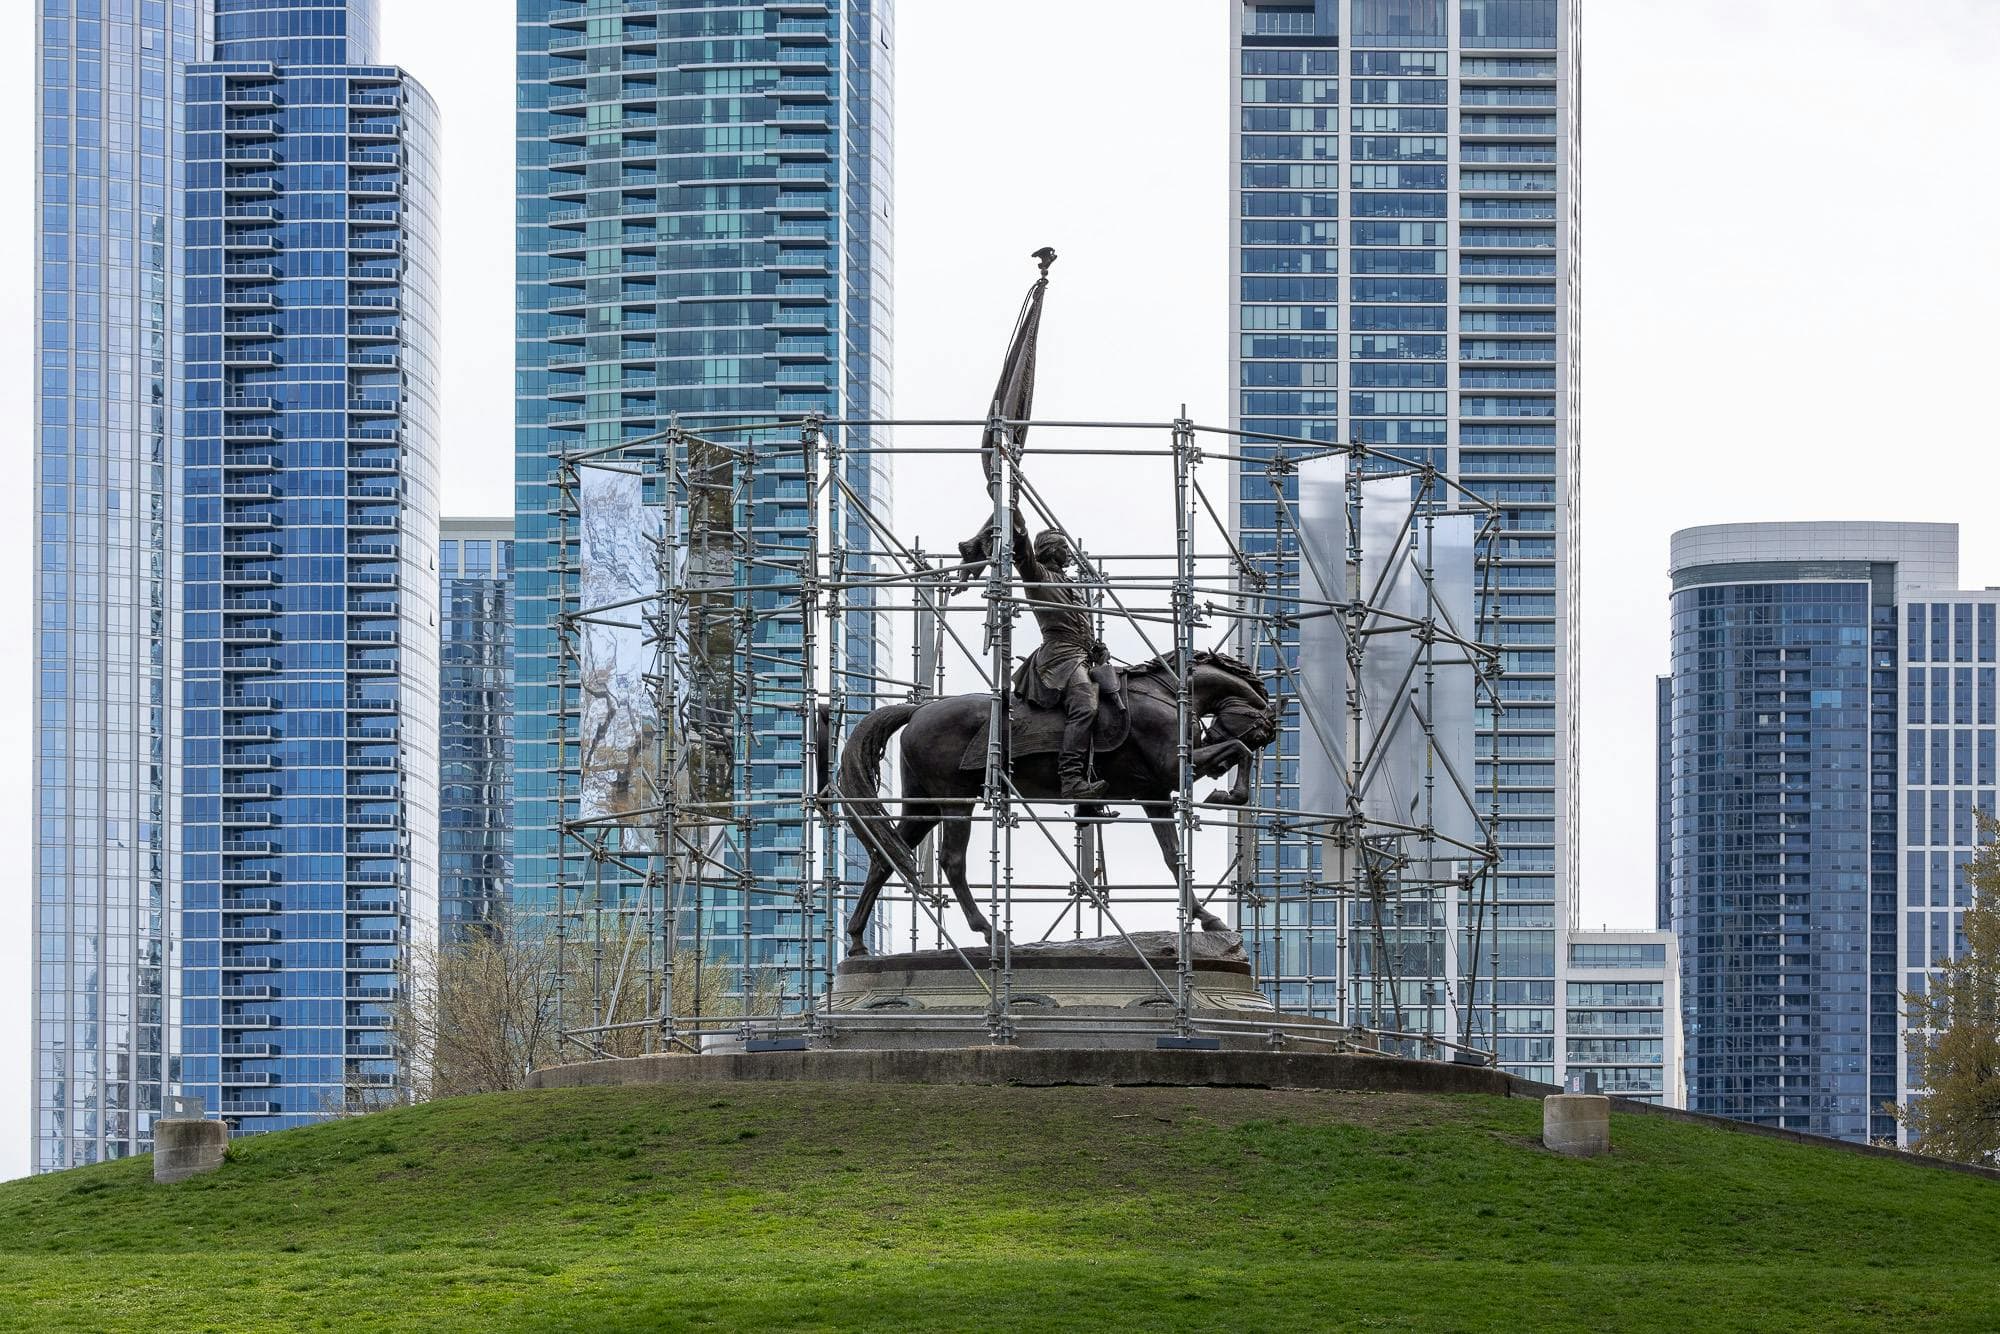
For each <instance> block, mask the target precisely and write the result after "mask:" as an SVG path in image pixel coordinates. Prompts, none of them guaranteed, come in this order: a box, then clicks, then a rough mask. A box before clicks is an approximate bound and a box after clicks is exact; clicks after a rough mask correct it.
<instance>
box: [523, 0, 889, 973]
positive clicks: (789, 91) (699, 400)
mask: <svg viewBox="0 0 2000 1334" xmlns="http://www.w3.org/2000/svg"><path fill="white" fill-rule="evenodd" d="M518 12H519V66H518V69H519V79H520V90H519V92H520V95H519V107H520V110H519V113H518V114H519V128H518V158H517V166H518V175H517V184H516V191H517V195H518V201H517V202H518V211H517V212H518V218H519V243H518V259H517V264H518V273H517V281H518V283H519V287H518V298H517V308H518V311H519V318H518V338H519V344H518V351H517V385H516V392H517V395H518V409H517V437H516V450H517V453H516V488H517V489H516V525H517V532H516V544H515V562H516V570H515V606H516V613H517V616H518V627H519V628H518V630H517V639H516V644H517V655H518V656H517V660H516V674H517V682H518V687H517V689H518V696H517V700H518V710H517V713H516V721H515V728H516V732H515V735H516V751H515V754H516V764H517V769H516V774H517V779H516V783H517V786H516V805H515V810H516V815H517V832H516V845H515V846H516V858H515V875H516V881H515V898H516V902H517V904H518V905H519V906H520V907H521V908H522V909H523V910H524V911H526V912H529V913H535V912H546V911H547V910H548V909H549V908H550V907H551V906H552V905H553V903H554V894H555V890H554V886H555V885H556V884H557V883H558V878H559V868H558V857H559V856H566V857H567V858H568V862H569V864H568V866H567V868H566V870H564V872H563V874H564V876H565V877H566V879H567V883H569V884H571V885H576V884H579V883H582V882H583V881H584V879H585V863H584V859H583V858H582V857H581V856H579V855H578V850H577V849H576V848H575V847H573V846H572V847H571V848H569V849H567V850H565V851H562V852H559V849H558V829H559V822H560V820H561V819H562V818H563V811H564V805H563V804H564V802H565V801H569V802H571V803H573V801H574V793H575V790H576V788H575V784H574V780H573V778H571V777H570V776H568V775H565V774H564V773H563V772H561V770H560V766H559V764H558V758H557V757H558V753H559V747H558V745H557V742H556V735H557V733H556V729H557V727H558V725H559V724H558V716H559V714H561V713H562V712H563V711H565V710H568V711H571V712H572V713H574V711H575V710H576V708H577V700H576V698H575V697H574V695H573V694H572V696H571V697H570V698H568V699H560V698H558V697H557V693H556V690H557V681H558V642H557V635H556V631H555V626H556V624H557V619H558V617H559V616H560V615H562V614H563V613H564V612H565V611H571V612H573V611H575V610H576V609H577V608H578V605H579V604H578V596H579V592H578V571H577V559H578V552H577V551H576V550H575V549H574V548H566V547H564V546H562V545H561V543H560V531H559V524H558V523H557V519H556V514H557V502H558V493H557V490H556V488H555V486H554V482H555V481H556V479H557V469H556V461H557V460H558V459H559V458H560V457H561V456H562V455H564V454H565V453H569V452H573V451H577V450H581V449H585V448H598V447H602V446H613V445H616V444H617V443H618V442H619V441H621V440H634V439H638V438H641V437H644V436H648V435H652V434H655V433H657V432H659V431H660V430H662V429H663V428H665V427H667V426H668V425H669V424H670V423H671V422H672V421H674V420H676V419H678V421H679V422H680V423H681V424H682V425H684V426H687V427H689V428H690V429H693V430H700V429H702V428H703V427H713V426H721V425H724V424H729V423H757V422H776V421H778V420H782V419H794V420H796V419H797V418H799V417H802V416H804V415H806V414H808V413H821V414H824V415H825V416H826V417H828V418H870V417H883V416H886V415H887V412H888V395H889V332H890V329H889V290H888V282H889V244H890V222H889V217H890V215H889V207H890V190H891V179H890V168H889V127H890V121H889V103H890V83H889V76H890V67H889V61H890V52H891V46H892V37H893V33H892V11H891V5H890V3H889V0H768V2H767V3H743V4H715V3H708V2H705V0H625V2H624V3H619V2H618V0H609V2H608V3H607V2H606V0H588V2H587V3H586V0H522V2H521V4H520V6H519V11H518ZM731 438H732V439H738V440H741V439H748V440H750V441H752V442H753V447H754V448H755V450H756V451H757V454H758V464H757V468H756V482H755V487H756V491H755V494H754V495H753V496H751V497H748V498H747V500H746V503H745V506H744V508H743V511H742V515H741V521H742V522H743V523H744V524H746V525H747V526H748V527H749V529H750V530H751V531H752V533H753V535H754V537H755V540H757V541H759V542H764V543H771V544H774V545H783V544H785V543H787V542H789V541H792V540H793V538H792V536H791V535H792V534H798V533H802V531H803V525H804V523H805V521H806V510H805V507H804V506H803V504H801V503H798V502H800V501H801V500H802V498H803V490H802V488H803V486H804V478H803V473H802V472H801V471H800V463H799V454H798V444H797V439H798V431H797V428H796V427H793V428H790V429H788V430H783V431H773V432H768V433H753V434H751V435H749V436H742V435H738V436H732V437H731ZM845 438H846V439H848V440H849V441H850V442H852V441H856V440H861V439H865V435H855V434H850V435H848V436H847V437H845ZM847 459H848V462H847V464H846V474H845V476H846V480H847V482H848V484H849V485H850V486H851V487H853V488H854V490H855V492H856V494H857V495H859V496H861V497H864V498H865V499H866V500H867V502H868V503H870V504H871V505H874V506H877V507H886V506H887V504H888V502H889V499H890V497H889V473H888V468H887V465H886V462H885V461H878V460H875V459H872V458H871V457H870V456H868V455H866V454H862V453H854V454H850V455H848V456H847ZM846 528H847V545H848V547H849V548H850V550H851V551H852V552H853V553H854V559H855V560H856V561H857V562H862V563H865V562H866V561H867V560H868V559H869V556H868V544H869V541H870V535H869V533H868V531H867V529H866V528H865V527H864V526H863V525H861V524H860V523H858V522H850V523H848V524H847V525H846ZM767 574H768V572H767ZM760 577H763V576H760ZM771 577H775V578H778V579H780V581H781V582H782V578H783V576H781V575H779V576H771ZM760 599H761V600H762V605H763V606H764V607H765V608H767V609H769V608H772V607H776V606H779V605H780V604H781V603H782V601H783V598H782V595H781V594H780V593H779V592H777V591H776V589H775V588H774V590H773V592H771V593H769V594H760ZM852 605H853V606H854V607H855V608H856V609H855V610H852V611H850V613H849V614H848V615H847V616H846V618H845V625H844V634H843V635H842V641H843V643H842V647H841V650H840V652H841V654H842V658H841V661H842V662H844V664H845V665H846V667H847V668H848V669H849V670H850V671H851V673H852V675H851V677H850V679H849V683H848V685H847V695H848V702H849V706H850V709H854V710H865V709H866V708H867V707H868V705H869V694H870V691H871V690H872V685H871V684H870V682H871V674H872V672H873V670H874V665H875V663H876V661H877V659H878V657H880V656H881V655H882V653H883V644H882V642H881V639H880V636H881V635H882V634H883V633H885V631H883V630H881V629H880V628H879V627H878V623H877V618H876V617H874V616H872V615H870V614H869V613H868V611H867V610H866V603H865V601H857V602H855V603H854V604H852ZM800 630H801V627H800V626H799V625H798V623H797V621H796V619H793V620H791V621H787V620H786V619H785V618H784V617H783V616H781V615H774V616H764V617H760V618H759V619H758V620H757V622H756V628H755V631H754V638H753V639H752V641H751V642H750V643H749V644H747V645H745V646H744V649H745V651H746V652H747V653H749V654H751V655H754V660H755V661H756V662H757V664H758V666H757V686H756V689H757V691H759V692H761V694H760V696H759V697H753V698H752V700H751V701H750V717H749V720H748V721H749V724H750V726H749V733H750V735H751V736H752V737H754V744H753V748H752V751H751V753H750V754H749V756H748V757H747V772H744V773H740V774H739V781H743V782H747V783H748V784H749V786H750V792H749V797H750V799H751V800H753V801H758V802H775V801H776V800H778V799H780V798H783V799H786V800H789V801H790V802H792V803H793V804H794V805H796V803H797V800H798V794H799V792H800V790H801V788H800V783H801V778H802V775H801V773H800V748H801V744H802V741H803V736H802V729H801V728H800V726H799V721H798V716H797V707H796V696H797V693H798V689H799V681H800V674H799V672H798V670H797V669H794V668H789V667H788V666H787V663H788V662H798V661H799V647H798V645H799V636H800ZM573 680H574V678H572V682H573ZM571 689H572V691H573V690H574V685H573V684H572V686H571ZM788 691H789V692H790V695H791V696H792V699H793V704H792V708H791V711H790V712H789V713H787V712H786V711H785V710H784V709H783V708H781V707H779V706H778V705H777V704H776V703H775V702H774V701H775V700H776V699H777V698H778V697H779V696H781V695H783V694H785V693H786V692H788ZM565 793H567V794H569V795H568V796H565ZM569 809H570V810H571V812H572V813H574V806H573V804H572V805H571V806H570V808H569ZM759 837H760V840H761V838H762V836H761V835H760V836H759ZM753 853H754V855H753V863H754V865H753V868H752V869H753V871H754V873H755V876H756V881H757V886H756V887H757V891H758V893H759V894H769V895H772V896H774V897H771V898H768V899H763V900H761V902H763V903H768V904H772V905H778V904H785V903H790V902H791V898H792V894H793V892H794V891H795V890H796V888H797V885H798V881H797V873H798V853H797V850H796V847H795V846H794V847H792V848H790V849H787V848H784V847H780V846H778V845H777V844H776V842H775V841H759V842H756V843H753ZM754 916H755V918H756V922H755V923H754V927H753V929H752V930H750V931H749V932H748V933H747V934H749V935H750V936H752V937H753V943H752V944H751V946H750V948H751V950H752V951H753V953H754V954H755V955H756V957H755V958H753V959H752V960H751V962H753V963H756V964H759V965H765V964H769V965H772V966H776V967H780V968H789V967H791V966H793V965H794V964H795V963H797V962H798V956H797V950H798V948H799V940H798V935H797V933H796V931H795V930H793V929H791V928H789V927H781V926H780V925H779V920H778V919H779V916H780V914H778V913H776V912H771V913H762V912H759V913H756V914H754ZM813 934H814V936H815V938H817V932H814V933H813ZM738 948H740V947H739V946H738V945H737V944H736V941H735V939H734V938H733V937H732V939H730V940H728V941H726V942H720V943H717V944H716V945H715V952H716V953H717V954H718V955H721V956H723V957H725V958H727V957H732V955H733V952H734V951H735V950H737V949H738Z"/></svg>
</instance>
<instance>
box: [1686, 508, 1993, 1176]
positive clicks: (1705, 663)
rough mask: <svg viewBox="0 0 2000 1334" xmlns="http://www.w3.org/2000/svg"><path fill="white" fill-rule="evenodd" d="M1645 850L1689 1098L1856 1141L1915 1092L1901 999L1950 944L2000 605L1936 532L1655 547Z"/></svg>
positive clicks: (1881, 1129)
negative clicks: (1648, 841) (1662, 779)
mask: <svg viewBox="0 0 2000 1334" xmlns="http://www.w3.org/2000/svg"><path fill="white" fill-rule="evenodd" d="M1672 570H1673V581H1674V591H1673V598H1672V624H1673V640H1672V646H1673V656H1672V667H1673V670H1672V673H1671V676H1670V678H1669V680H1670V690H1671V700H1670V704H1669V709H1668V715H1667V718H1666V721H1665V726H1664V728H1663V732H1662V746H1663V750H1664V754H1663V757H1662V767H1663V770H1664V771H1665V773H1666V775H1667V779H1668V782H1669V785H1670V786H1669V791H1668V800H1667V802H1666V804H1665V809H1664V810H1663V812H1662V819H1663V820H1664V821H1665V823H1666V827H1665V828H1664V830H1663V832H1662V843H1663V845H1664V846H1665V847H1666V849H1667V855H1668V858H1669V861H1668V865H1667V867H1666V868H1665V876H1664V879H1665V882H1666V885H1667V889H1668V892H1669V900H1670V901H1669V908H1670V911H1671V915H1672V925H1673V929H1674V931H1675V933H1676V934H1677V935H1678V936H1679V938H1680V944H1681V968H1682V976H1683V985H1682V992H1681V994H1682V1004H1683V1006H1684V1011H1685V1018H1686V1057H1687V1086H1688V1106H1689V1107H1690V1108H1691V1109H1692V1110H1694V1111H1699V1112H1710V1113H1714V1114H1716V1115H1720V1116H1729V1117H1735V1118H1738V1119H1741V1120H1747V1121H1756V1122H1760V1123H1763V1124H1767V1125H1776V1126H1782V1127H1785V1128H1787V1129H1793V1130H1803V1131H1807V1132H1810V1133H1813V1134H1821V1135H1834V1136H1839V1137H1841V1138H1846V1139H1854V1140H1881V1139H1894V1138H1896V1137H1897V1135H1898V1126H1897V1123H1896V1122H1895V1120H1894V1119H1893V1118H1892V1117H1891V1116H1890V1115H1889V1114H1888V1113H1887V1112H1886V1110H1885V1108H1884V1104H1887V1103H1892V1102H1899V1101H1903V1100H1905V1099H1906V1098H1908V1097H1909V1096H1910V1094H1911V1092H1912V1091H1913V1089H1914V1088H1915V1087H1916V1086H1917V1085H1919V1084H1920V1082H1921V1081H1920V1077H1915V1078H1913V1077H1912V1074H1911V1072H1910V1071H1909V1069H1908V1062H1907V1057H1906V1054H1905V1052H1904V1040H1905V1036H1906V1030H1907V1023H1906V1019H1905V1015H1904V1007H1903V1004H1902V1001H1901V997H1900V993H1901V992H1903V991H1921V990H1922V989H1923V988H1924V986H1925V985H1926V981H1927V977H1928V974H1929V973H1930V971H1931V970H1932V968H1933V967H1934V966H1935V964H1936V963H1937V962H1938V961H1939V960H1940V959H1942V958H1946V957H1949V956H1950V955H1951V954H1952V953H1954V952H1955V951H1956V950H1957V949H1958V948H1959V946H1960V944H1961V942H1960V939H1959V927H1960V921H1959V919H1960V917H1961V915H1962V913H1963V911H1964V909H1965V907H1966V906H1967V905H1968V904H1969V903H1970V901H1971V891H1970V887H1969V885H1968V884H1967V883H1966V881H1965V877H1964V867H1965V864H1966V862H1967V861H1969V860H1970V859H1971V857H1972V854H1973V849H1974V847H1975V844H1976V835H1977V830H1976V828H1975V825H1974V819H1973V813H1974V812H1975V811H1978V810H1983V811H1986V812H1988V813H1989V814H1990V813H1991V812H1992V811H1993V809H1994V792H1995V771H1994V769H1995V762H1994V737H1995V731H1996V726H1995V708H1996V700H1995V694H1994V691H1995V680H1994V674H1995V670H1996V665H2000V664H1996V659H1995V630H1994V616H1995V609H1996V603H2000V593H1995V592H1993V591H1991V590H1987V591H1984V592H1970V591H1960V590H1958V589H1957V582H1958V535H1957V530H1956V528H1954V527H1953V526H1952V525H1949V524H1905V523H1777V524H1724V525H1718V526H1715V527H1708V528H1692V529H1687V530H1684V531H1682V532H1679V533H1676V534H1675V535H1674V538H1673V554H1672Z"/></svg>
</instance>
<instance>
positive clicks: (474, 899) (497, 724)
mask: <svg viewBox="0 0 2000 1334" xmlns="http://www.w3.org/2000/svg"><path fill="white" fill-rule="evenodd" d="M442 532H443V537H442V538H441V539H440V541H439V543H438V581H439V585H440V587H439V593H438V606H439V610H440V612H441V613H442V616H443V632H444V633H443V636H442V638H443V645H442V648H441V650H440V661H439V670H440V671H441V672H442V680H441V682H440V686H439V692H438V763H439V773H438V780H439V781H438V831H439V832H438V928H439V930H440V932H441V933H442V939H443V941H444V942H445V943H446V944H449V943H451V942H453V941H455V940H462V939H464V938H465V935H466V932H467V931H468V930H469V929H471V928H473V927H475V926H477V925H478V924H479V923H482V922H489V921H493V920H494V919H495V918H496V917H497V916H498V915H499V914H500V913H503V912H504V911H505V910H506V909H507V907H508V893H509V891H510V890H511V888H512V886H513V882H514V846H513V834H514V522H513V520H511V519H446V520H445V521H444V524H443V528H442Z"/></svg>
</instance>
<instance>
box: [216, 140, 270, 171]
mask: <svg viewBox="0 0 2000 1334" xmlns="http://www.w3.org/2000/svg"><path fill="white" fill-rule="evenodd" d="M222 161H223V165H225V166H230V167H275V166H277V165H278V150H277V149H276V148H275V147H274V146H272V145H270V144H242V145H237V144H231V145H230V146H229V147H227V148H225V149H223V150H222Z"/></svg>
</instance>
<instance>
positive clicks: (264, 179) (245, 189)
mask: <svg viewBox="0 0 2000 1334" xmlns="http://www.w3.org/2000/svg"><path fill="white" fill-rule="evenodd" d="M222 193H223V194H225V195H227V196H229V197H230V198H232V199H254V198H257V197H259V196H263V197H267V198H268V197H274V196H276V195H277V193H278V181H277V178H276V177H274V176H224V177H223V178H222Z"/></svg>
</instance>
